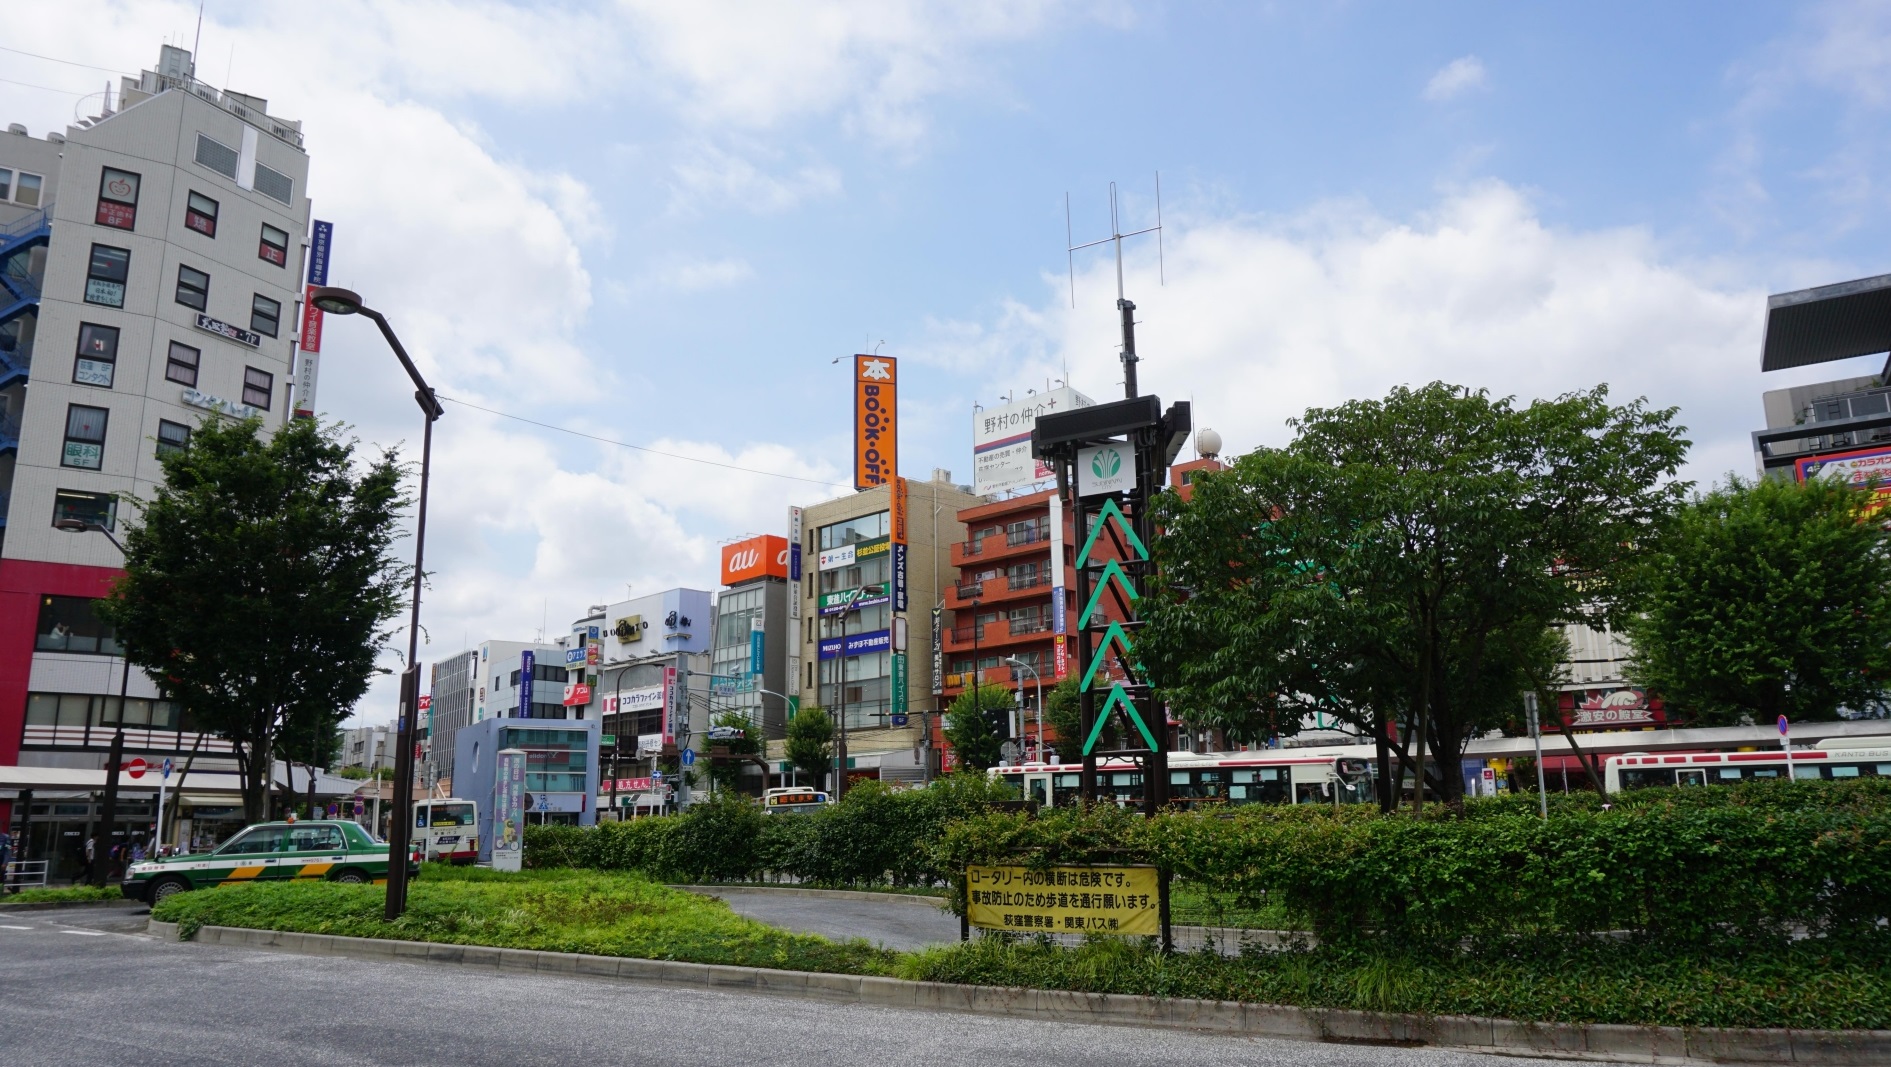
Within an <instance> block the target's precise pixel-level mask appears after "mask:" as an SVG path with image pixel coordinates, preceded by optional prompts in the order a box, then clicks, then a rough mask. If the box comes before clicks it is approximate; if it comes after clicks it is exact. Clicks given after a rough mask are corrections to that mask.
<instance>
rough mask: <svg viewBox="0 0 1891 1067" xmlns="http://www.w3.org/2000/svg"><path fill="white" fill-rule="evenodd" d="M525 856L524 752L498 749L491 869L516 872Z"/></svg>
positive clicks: (493, 784)
mask: <svg viewBox="0 0 1891 1067" xmlns="http://www.w3.org/2000/svg"><path fill="white" fill-rule="evenodd" d="M524 859H525V752H524V751H523V750H521V749H516V748H507V749H501V750H500V751H499V753H498V755H497V757H496V758H495V762H494V764H493V776H492V869H493V870H495V871H516V870H518V869H520V867H521V866H523V861H524Z"/></svg>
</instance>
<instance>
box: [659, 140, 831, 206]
mask: <svg viewBox="0 0 1891 1067" xmlns="http://www.w3.org/2000/svg"><path fill="white" fill-rule="evenodd" d="M752 155H761V156H763V157H764V158H765V159H767V160H768V161H770V162H775V161H778V158H779V155H780V154H779V153H774V152H769V151H768V150H767V149H763V148H759V147H757V148H754V149H752V150H751V151H750V152H748V153H740V154H739V153H736V152H732V151H729V150H728V149H724V148H718V147H716V146H714V145H707V144H705V145H700V146H698V147H697V148H696V149H695V150H694V151H692V152H690V153H689V154H688V155H686V156H685V157H684V158H683V159H681V160H679V161H678V162H677V163H676V164H675V165H674V166H673V167H672V168H671V173H672V175H673V177H674V180H673V181H672V183H671V185H670V210H671V211H672V212H673V213H676V214H688V213H690V212H693V211H697V210H702V209H708V208H737V209H740V210H744V211H752V212H754V213H755V214H758V215H771V214H775V213H777V212H781V211H786V210H788V209H789V208H791V207H794V206H795V205H797V204H799V203H801V202H802V201H803V200H807V199H810V198H813V197H825V196H833V195H835V194H837V193H839V192H840V188H841V179H840V172H839V171H837V170H835V169H834V168H833V167H830V166H828V165H827V164H825V163H821V162H818V161H816V162H809V163H803V164H801V165H800V166H794V165H792V164H789V165H788V166H787V167H786V168H784V169H783V170H781V171H778V172H774V173H771V172H770V171H768V170H765V169H763V168H762V167H761V166H758V165H757V164H756V163H755V161H754V160H753V159H752V158H750V157H751V156H752Z"/></svg>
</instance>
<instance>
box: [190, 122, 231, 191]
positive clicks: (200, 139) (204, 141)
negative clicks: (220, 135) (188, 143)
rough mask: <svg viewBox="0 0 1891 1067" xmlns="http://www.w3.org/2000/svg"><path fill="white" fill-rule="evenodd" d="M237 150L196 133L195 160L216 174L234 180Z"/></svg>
mask: <svg viewBox="0 0 1891 1067" xmlns="http://www.w3.org/2000/svg"><path fill="white" fill-rule="evenodd" d="M238 158H239V157H238V155H237V151H236V149H234V148H231V147H230V146H229V145H226V144H221V143H219V142H217V141H213V140H211V139H210V138H208V137H205V136H204V135H203V134H201V133H200V134H198V135H197V162H198V163H199V164H201V165H203V166H205V167H209V168H210V169H211V170H213V171H216V172H217V173H218V174H221V175H223V176H224V177H226V178H228V179H230V180H231V181H235V180H236V164H237V160H238Z"/></svg>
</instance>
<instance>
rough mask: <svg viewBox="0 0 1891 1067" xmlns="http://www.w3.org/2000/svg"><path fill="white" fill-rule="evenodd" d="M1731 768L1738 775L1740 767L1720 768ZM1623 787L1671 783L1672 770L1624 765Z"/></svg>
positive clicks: (1645, 786)
mask: <svg viewBox="0 0 1891 1067" xmlns="http://www.w3.org/2000/svg"><path fill="white" fill-rule="evenodd" d="M1727 770H1732V771H1733V774H1734V777H1736V778H1737V777H1739V776H1740V769H1739V768H1737V767H1734V768H1722V771H1723V773H1724V772H1725V771H1727ZM1621 775H1622V788H1623V789H1647V788H1650V787H1652V786H1660V785H1673V784H1674V772H1673V771H1671V770H1669V769H1667V768H1666V767H1624V768H1622V771H1621Z"/></svg>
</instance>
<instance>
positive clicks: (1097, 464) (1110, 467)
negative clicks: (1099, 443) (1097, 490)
mask: <svg viewBox="0 0 1891 1067" xmlns="http://www.w3.org/2000/svg"><path fill="white" fill-rule="evenodd" d="M1122 469H1123V456H1122V453H1120V452H1118V451H1117V450H1116V449H1114V448H1105V449H1102V450H1100V451H1098V452H1097V454H1096V455H1094V456H1091V457H1090V473H1091V474H1094V475H1096V476H1097V477H1098V478H1114V477H1116V473H1117V472H1118V471H1120V470H1122Z"/></svg>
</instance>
